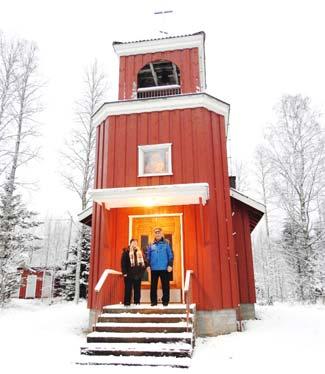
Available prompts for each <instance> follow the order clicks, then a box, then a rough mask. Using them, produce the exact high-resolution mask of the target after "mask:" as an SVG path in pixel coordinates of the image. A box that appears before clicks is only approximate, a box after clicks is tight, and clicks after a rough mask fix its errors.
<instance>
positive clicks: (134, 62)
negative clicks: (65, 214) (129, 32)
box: [79, 32, 264, 335]
mask: <svg viewBox="0 0 325 374" xmlns="http://www.w3.org/2000/svg"><path fill="white" fill-rule="evenodd" d="M204 43H205V34H204V32H198V33H195V34H191V35H185V36H177V37H167V38H163V39H152V40H141V41H135V42H126V43H121V42H114V43H113V47H114V50H115V52H116V54H117V55H118V57H119V94H118V101H115V102H108V103H104V104H103V105H102V106H101V107H100V108H99V109H98V111H97V112H96V113H95V115H94V116H93V120H94V122H95V124H96V125H97V148H96V171H95V186H94V190H93V191H92V197H93V207H92V212H91V214H90V213H89V210H87V211H85V212H83V213H81V214H80V216H79V218H80V221H81V222H83V223H86V224H88V225H91V226H92V246H91V262H90V275H89V296H88V307H89V309H90V311H91V315H93V314H92V313H93V312H94V311H95V310H96V309H98V308H100V307H101V306H102V305H103V304H104V305H108V304H118V303H120V302H121V301H122V295H123V282H122V280H121V278H119V277H118V276H116V277H114V276H111V280H110V281H109V282H107V286H106V288H105V290H106V291H105V294H104V295H103V296H102V297H101V298H100V299H98V297H97V295H96V293H95V290H94V288H95V286H96V284H97V282H98V281H99V280H100V278H101V276H102V274H103V273H104V272H105V270H106V269H114V270H117V271H120V258H121V250H122V248H124V247H125V246H127V244H128V242H129V239H130V238H131V237H135V238H137V239H138V241H139V243H140V244H141V247H142V248H145V247H146V245H147V244H148V243H149V242H150V241H151V240H152V229H153V228H154V227H155V226H160V227H162V228H163V230H164V234H165V236H166V237H167V238H168V239H169V240H170V242H171V245H172V249H173V252H174V256H175V263H174V268H173V277H172V281H171V302H175V303H184V284H185V279H186V274H187V273H188V271H189V270H191V271H192V277H191V280H192V294H191V298H192V300H191V301H192V302H193V303H195V304H196V310H197V326H198V327H197V328H198V333H199V334H201V335H216V334H220V333H224V332H231V331H236V328H237V327H236V326H237V322H236V321H237V320H238V319H241V318H243V319H247V318H254V316H255V313H254V303H255V284H254V270H253V257H252V245H251V237H250V234H251V232H252V230H253V229H254V228H255V226H256V225H257V223H258V222H259V220H260V219H261V217H262V216H263V213H264V206H263V205H262V204H260V203H258V202H256V201H254V200H253V199H250V198H249V197H247V196H245V195H243V194H242V193H240V192H239V191H237V190H236V188H235V185H234V178H233V177H229V174H228V166H227V149H226V141H227V127H228V121H229V109H230V106H229V104H227V103H225V102H224V101H222V100H219V99H217V98H215V97H213V96H211V95H209V94H207V93H206V72H205V50H204V48H205V46H204ZM142 284H143V286H142V302H148V301H149V284H150V274H145V278H144V280H143V282H142ZM99 304H100V305H99Z"/></svg>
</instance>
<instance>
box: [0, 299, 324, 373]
mask: <svg viewBox="0 0 325 374" xmlns="http://www.w3.org/2000/svg"><path fill="white" fill-rule="evenodd" d="M257 317H258V318H259V319H258V320H256V321H249V322H247V324H246V331H245V332H243V333H233V334H229V335H224V336H219V337H216V338H199V339H197V344H196V348H195V353H194V356H193V359H192V366H191V368H190V369H166V368H162V367H161V368H150V367H148V368H143V367H134V368H133V367H132V368H130V367H114V366H112V367H110V366H109V367H107V366H79V365H74V364H73V362H75V361H78V358H79V357H80V356H79V351H80V346H82V345H84V344H85V342H86V328H87V319H88V311H87V308H86V304H85V303H84V302H82V303H80V304H79V305H75V304H74V303H72V302H71V303H66V302H62V303H55V304H53V305H48V304H47V303H46V302H44V303H42V302H41V301H37V300H14V301H13V302H12V303H11V304H10V305H8V306H6V307H5V309H4V310H1V309H0V372H2V373H5V372H15V373H16V372H18V371H21V372H26V373H35V374H38V373H60V372H62V374H63V371H62V370H64V372H69V373H80V374H84V373H85V374H89V373H91V374H97V373H98V374H101V373H104V372H105V373H108V372H109V373H114V374H115V373H117V374H118V373H126V372H130V371H132V374H137V373H139V374H140V373H141V374H145V373H149V372H150V373H152V372H153V371H154V372H155V374H156V373H157V374H158V373H163V372H164V373H166V370H168V372H169V371H171V372H173V373H185V372H188V373H191V374H192V373H198V371H199V370H202V369H205V368H206V369H207V370H209V372H218V373H227V374H232V373H236V374H238V372H239V370H240V372H241V373H249V374H255V373H256V374H257V373H258V374H260V373H262V374H269V373H270V374H271V373H272V374H275V373H285V372H287V373H288V372H290V373H295V374H299V373H306V371H308V372H309V373H312V372H315V373H316V372H324V370H325V361H324V351H325V306H323V305H312V306H311V305H306V306H303V305H288V304H276V305H274V306H257ZM9 370H10V371H9ZM60 374H61V373H60Z"/></svg>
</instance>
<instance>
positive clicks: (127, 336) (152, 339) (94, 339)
mask: <svg viewBox="0 0 325 374" xmlns="http://www.w3.org/2000/svg"><path fill="white" fill-rule="evenodd" d="M87 342H88V343H101V342H102V343H104V342H106V343H114V342H115V343H123V342H125V343H126V342H134V343H158V342H161V343H172V342H184V343H188V344H192V342H193V334H192V333H191V332H180V333H172V332H171V333H168V334H166V333H157V332H151V333H150V332H146V333H143V332H133V333H132V332H130V333H128V332H97V331H94V332H92V333H90V334H88V335H87Z"/></svg>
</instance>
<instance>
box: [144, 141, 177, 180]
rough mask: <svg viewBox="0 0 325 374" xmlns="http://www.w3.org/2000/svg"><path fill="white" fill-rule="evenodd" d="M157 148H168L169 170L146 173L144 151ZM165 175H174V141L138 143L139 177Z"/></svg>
mask: <svg viewBox="0 0 325 374" xmlns="http://www.w3.org/2000/svg"><path fill="white" fill-rule="evenodd" d="M156 149H159V150H160V149H167V150H168V155H169V157H168V165H167V166H168V172H166V173H145V172H144V157H143V155H144V152H145V151H154V150H156ZM164 175H173V169H172V143H162V144H147V145H138V177H157V176H164Z"/></svg>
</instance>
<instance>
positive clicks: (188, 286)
mask: <svg viewBox="0 0 325 374" xmlns="http://www.w3.org/2000/svg"><path fill="white" fill-rule="evenodd" d="M193 274H194V272H193V270H186V275H185V285H184V299H185V304H186V328H187V331H188V330H189V325H190V305H191V299H192V275H193Z"/></svg>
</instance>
